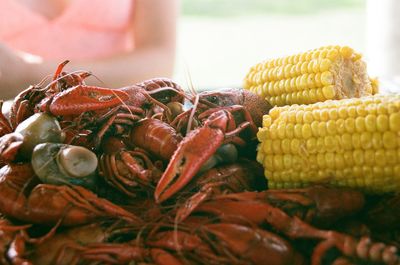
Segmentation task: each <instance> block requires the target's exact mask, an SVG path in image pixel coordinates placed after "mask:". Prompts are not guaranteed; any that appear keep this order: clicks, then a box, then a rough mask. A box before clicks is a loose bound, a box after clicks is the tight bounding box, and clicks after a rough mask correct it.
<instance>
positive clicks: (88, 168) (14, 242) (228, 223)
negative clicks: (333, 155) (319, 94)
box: [0, 62, 400, 265]
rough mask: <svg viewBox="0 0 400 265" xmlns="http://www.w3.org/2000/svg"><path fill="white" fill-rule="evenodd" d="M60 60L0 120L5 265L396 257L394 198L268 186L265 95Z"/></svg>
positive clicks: (285, 264)
mask: <svg viewBox="0 0 400 265" xmlns="http://www.w3.org/2000/svg"><path fill="white" fill-rule="evenodd" d="M66 63H67V62H64V63H62V64H60V66H59V67H58V68H57V70H56V72H55V74H54V77H53V78H52V80H51V81H49V82H47V84H45V81H43V82H41V83H40V84H38V85H34V86H30V87H29V88H27V89H26V90H25V91H23V92H21V93H20V94H19V95H18V96H17V97H16V98H15V100H14V101H13V104H12V106H11V109H10V111H9V112H8V113H1V114H0V136H1V138H0V163H1V167H2V168H1V169H0V263H1V264H25V265H27V264H42V265H45V264H160V265H161V264H270V265H300V264H312V265H322V264H334V265H344V264H400V255H399V251H398V248H399V246H400V237H399V236H398V231H400V230H399V222H398V220H399V219H400V214H399V209H400V206H399V200H400V199H399V198H400V197H398V196H395V195H386V196H367V195H364V194H363V193H361V192H359V191H355V190H346V189H334V188H329V187H325V186H313V187H309V188H304V189H292V190H268V188H267V187H268V183H267V180H266V179H265V177H264V172H263V168H262V167H261V165H259V164H258V163H257V162H255V154H256V148H257V140H256V133H257V130H258V127H260V126H261V124H260V123H261V121H262V115H263V114H266V113H268V111H269V109H270V108H271V106H269V105H268V103H266V101H265V100H263V99H261V98H259V97H258V96H256V95H254V94H252V93H250V92H249V91H244V90H240V89H225V90H220V91H208V92H202V93H196V92H195V91H194V90H193V89H192V90H191V91H190V92H185V91H184V90H183V89H182V88H181V87H180V86H179V85H178V84H176V83H174V82H173V81H171V80H169V79H165V78H157V79H152V80H148V81H145V82H142V83H139V84H136V85H132V86H128V87H124V88H120V89H107V88H101V87H96V86H89V85H86V84H85V79H86V78H87V77H88V76H90V73H89V72H86V71H75V72H69V73H68V72H64V71H63V68H64V66H65V64H66ZM0 106H1V105H0Z"/></svg>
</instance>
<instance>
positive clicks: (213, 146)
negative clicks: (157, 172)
mask: <svg viewBox="0 0 400 265" xmlns="http://www.w3.org/2000/svg"><path fill="white" fill-rule="evenodd" d="M223 141H224V132H223V131H222V130H219V129H215V128H211V127H208V126H207V127H202V128H199V129H196V130H194V131H192V132H191V133H189V134H188V135H187V136H186V137H185V139H184V140H183V141H182V142H180V143H179V145H178V148H177V149H176V150H175V152H174V154H173V156H172V157H171V161H170V162H169V164H168V166H167V169H166V170H165V172H164V174H163V175H162V177H161V179H160V181H159V182H158V184H157V187H156V190H155V193H154V195H155V200H156V201H157V202H158V203H160V202H163V201H165V200H167V199H168V198H170V197H171V196H172V195H174V194H175V193H176V192H178V191H179V190H180V189H182V188H183V187H184V186H185V185H186V184H187V183H188V182H189V181H190V180H191V179H192V178H193V177H194V176H195V175H196V174H197V173H198V172H199V170H200V168H201V166H202V165H203V164H204V163H205V162H206V161H207V160H208V159H209V158H210V157H211V156H212V155H213V154H214V153H215V152H216V151H217V149H218V148H219V147H220V146H221V145H222V143H223Z"/></svg>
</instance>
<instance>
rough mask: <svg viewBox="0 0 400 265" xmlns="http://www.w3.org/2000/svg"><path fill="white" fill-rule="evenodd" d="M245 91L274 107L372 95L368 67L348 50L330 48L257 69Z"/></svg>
mask: <svg viewBox="0 0 400 265" xmlns="http://www.w3.org/2000/svg"><path fill="white" fill-rule="evenodd" d="M243 86H244V88H245V89H249V90H251V91H253V92H255V93H256V94H258V95H260V96H262V97H263V98H265V99H266V100H267V101H268V102H270V103H271V105H273V106H274V105H275V106H284V105H291V104H310V103H315V102H320V101H325V100H329V99H343V98H352V97H360V96H364V95H371V92H372V87H371V83H370V79H369V78H368V75H367V71H366V64H365V63H364V62H363V60H362V59H361V55H360V54H359V53H355V52H354V51H353V50H352V49H351V48H349V47H347V46H343V47H340V46H327V47H322V48H319V49H315V50H312V51H309V52H305V53H301V54H297V55H292V56H288V57H285V58H279V59H274V60H267V61H264V62H261V63H259V64H257V65H255V66H253V67H252V68H251V69H250V71H249V72H248V74H247V76H246V77H245V80H244V85H243Z"/></svg>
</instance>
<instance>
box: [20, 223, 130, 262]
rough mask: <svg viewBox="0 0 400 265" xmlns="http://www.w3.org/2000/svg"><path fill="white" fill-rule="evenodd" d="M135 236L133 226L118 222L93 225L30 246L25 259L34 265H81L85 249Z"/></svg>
mask: <svg viewBox="0 0 400 265" xmlns="http://www.w3.org/2000/svg"><path fill="white" fill-rule="evenodd" d="M137 232H138V227H137V226H135V225H133V226H132V225H131V224H127V223H125V222H122V221H113V222H110V221H104V222H94V223H91V224H87V225H83V226H78V227H73V228H70V229H67V230H63V231H60V232H58V233H56V234H55V235H53V236H51V237H47V238H46V239H45V240H41V241H39V242H34V243H33V244H30V246H29V247H30V250H31V251H30V252H29V255H27V256H28V258H29V259H30V260H31V261H32V262H33V263H34V264H44V265H45V264H78V263H79V264H81V262H82V260H83V257H82V253H83V252H84V250H85V248H86V247H87V246H89V245H92V244H100V243H103V242H109V241H113V240H116V239H117V238H120V237H128V238H132V237H133V236H134V235H135V234H136V233H137ZM85 264H86V263H85Z"/></svg>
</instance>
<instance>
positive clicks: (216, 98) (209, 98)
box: [207, 96, 218, 104]
mask: <svg viewBox="0 0 400 265" xmlns="http://www.w3.org/2000/svg"><path fill="white" fill-rule="evenodd" d="M207 100H208V101H209V102H211V103H214V104H218V97H217V96H210V97H208V99H207Z"/></svg>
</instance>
